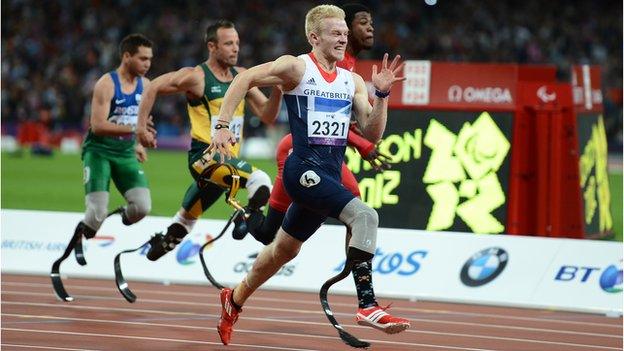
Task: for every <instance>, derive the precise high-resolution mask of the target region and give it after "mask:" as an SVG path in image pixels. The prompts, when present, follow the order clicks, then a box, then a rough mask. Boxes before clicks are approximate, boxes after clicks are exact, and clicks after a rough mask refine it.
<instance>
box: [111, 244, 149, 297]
mask: <svg viewBox="0 0 624 351" xmlns="http://www.w3.org/2000/svg"><path fill="white" fill-rule="evenodd" d="M150 240H151V239H150ZM150 240H148V241H146V242H145V243H143V244H141V246H139V247H137V248H136V249H131V250H124V251H121V252H120V253H118V254H117V255H115V259H114V260H113V266H114V268H115V285H117V289H118V290H119V292H120V293H121V295H122V296H123V297H124V299H126V301H128V302H130V303H133V302H134V301H136V299H137V296H136V295H135V294H134V293H133V292H132V290H130V287H129V286H128V281H127V280H126V278H124V276H123V272H122V271H121V255H123V254H125V253H131V252H135V251H138V250H140V249H142V248H143V246H145V245H148V244H149V242H150Z"/></svg>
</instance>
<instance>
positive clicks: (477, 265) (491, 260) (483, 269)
mask: <svg viewBox="0 0 624 351" xmlns="http://www.w3.org/2000/svg"><path fill="white" fill-rule="evenodd" d="M508 260H509V255H508V254H507V251H505V250H503V249H501V248H500V247H490V248H487V249H485V250H481V251H479V252H477V253H476V254H474V255H472V257H470V259H468V261H466V263H464V266H463V267H462V269H461V273H460V274H459V278H460V279H461V281H462V283H464V285H467V286H472V287H474V286H481V285H485V284H487V283H489V282H491V281H492V280H494V279H495V278H496V277H498V275H499V274H501V272H502V271H503V270H504V269H505V266H507V261H508Z"/></svg>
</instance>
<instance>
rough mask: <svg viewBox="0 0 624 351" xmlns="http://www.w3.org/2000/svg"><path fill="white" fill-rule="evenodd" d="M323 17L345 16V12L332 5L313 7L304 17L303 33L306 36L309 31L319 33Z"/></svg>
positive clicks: (342, 17)
mask: <svg viewBox="0 0 624 351" xmlns="http://www.w3.org/2000/svg"><path fill="white" fill-rule="evenodd" d="M324 18H340V19H344V18H345V12H344V10H343V9H341V8H340V7H338V6H334V5H318V6H316V7H313V8H312V9H311V10H310V11H308V13H307V14H306V17H305V33H306V37H307V36H309V35H310V33H312V32H314V33H319V32H320V30H321V20H323V19H324Z"/></svg>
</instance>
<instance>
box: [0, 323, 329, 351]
mask: <svg viewBox="0 0 624 351" xmlns="http://www.w3.org/2000/svg"><path fill="white" fill-rule="evenodd" d="M0 329H2V330H6V331H14V332H23V333H44V334H61V335H76V336H93V337H103V338H121V339H133V340H150V341H166V342H178V343H183V344H200V345H218V346H223V344H221V343H220V342H212V341H200V340H183V339H171V338H155V337H148V336H137V335H120V334H99V333H78V332H64V331H56V330H36V329H19V328H0ZM230 345H232V346H240V347H250V348H252V349H266V350H284V351H318V350H315V349H298V348H292V347H279V346H264V345H249V344H235V343H230Z"/></svg>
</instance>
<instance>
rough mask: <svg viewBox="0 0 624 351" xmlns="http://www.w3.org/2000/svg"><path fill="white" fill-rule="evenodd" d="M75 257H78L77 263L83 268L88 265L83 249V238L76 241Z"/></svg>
mask: <svg viewBox="0 0 624 351" xmlns="http://www.w3.org/2000/svg"><path fill="white" fill-rule="evenodd" d="M74 255H75V256H76V261H77V262H78V264H79V265H81V266H86V265H87V259H86V258H85V255H84V251H83V248H82V237H81V238H79V239H78V241H76V245H74Z"/></svg>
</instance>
